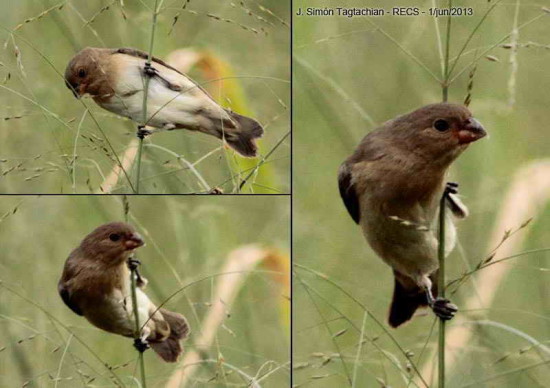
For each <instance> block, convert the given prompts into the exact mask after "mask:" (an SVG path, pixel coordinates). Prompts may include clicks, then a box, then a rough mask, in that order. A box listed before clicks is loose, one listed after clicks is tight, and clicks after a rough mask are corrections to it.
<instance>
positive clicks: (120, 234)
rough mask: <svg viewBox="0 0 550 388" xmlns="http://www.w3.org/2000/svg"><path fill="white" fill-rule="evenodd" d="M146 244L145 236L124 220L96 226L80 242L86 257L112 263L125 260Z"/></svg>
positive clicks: (119, 262)
mask: <svg viewBox="0 0 550 388" xmlns="http://www.w3.org/2000/svg"><path fill="white" fill-rule="evenodd" d="M143 245H145V243H144V241H143V238H142V237H141V236H140V234H139V233H138V232H136V230H135V229H134V228H133V227H132V226H131V225H128V224H126V223H123V222H111V223H108V224H104V225H101V226H99V227H98V228H96V229H95V230H94V231H93V232H91V233H90V234H89V235H87V236H86V237H85V238H84V240H83V241H82V243H81V244H80V247H81V249H82V250H83V251H84V253H85V255H86V257H90V258H97V259H98V260H104V261H107V262H108V263H110V264H121V263H122V262H125V261H126V260H127V259H128V257H129V256H130V255H131V254H132V253H133V252H134V250H135V249H137V248H139V247H141V246H143Z"/></svg>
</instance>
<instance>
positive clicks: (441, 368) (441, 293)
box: [437, 0, 453, 388]
mask: <svg viewBox="0 0 550 388" xmlns="http://www.w3.org/2000/svg"><path fill="white" fill-rule="evenodd" d="M452 5H453V1H452V0H449V16H448V18H447V35H446V37H445V40H446V42H445V62H444V63H443V74H444V78H443V83H442V98H443V102H447V100H448V98H449V76H450V71H449V51H450V47H451V8H452ZM445 201H446V199H445V193H443V196H442V197H441V200H440V201H439V249H438V252H437V253H438V259H439V276H438V278H437V285H438V297H441V298H444V297H445ZM437 349H438V364H437V367H438V373H437V375H438V381H439V388H445V321H444V320H443V319H440V320H439V339H438V344H437Z"/></svg>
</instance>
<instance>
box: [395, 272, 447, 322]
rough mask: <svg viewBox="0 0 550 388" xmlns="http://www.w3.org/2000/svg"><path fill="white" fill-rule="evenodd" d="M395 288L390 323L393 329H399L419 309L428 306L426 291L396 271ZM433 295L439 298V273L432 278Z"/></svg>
mask: <svg viewBox="0 0 550 388" xmlns="http://www.w3.org/2000/svg"><path fill="white" fill-rule="evenodd" d="M394 275H395V287H394V289H393V299H392V302H391V306H390V314H389V318H388V323H389V324H390V326H391V327H398V326H400V325H401V324H403V323H405V322H407V321H408V320H409V319H411V318H412V316H413V314H414V313H415V311H416V310H417V309H418V308H419V307H424V306H427V305H428V298H427V296H426V291H425V290H423V289H422V288H420V287H418V286H417V285H416V284H414V282H413V281H412V279H409V278H406V277H405V276H403V275H401V274H400V273H398V272H395V271H394ZM430 279H431V280H432V293H433V295H434V297H436V296H437V271H436V272H435V273H434V274H432V275H431V276H430Z"/></svg>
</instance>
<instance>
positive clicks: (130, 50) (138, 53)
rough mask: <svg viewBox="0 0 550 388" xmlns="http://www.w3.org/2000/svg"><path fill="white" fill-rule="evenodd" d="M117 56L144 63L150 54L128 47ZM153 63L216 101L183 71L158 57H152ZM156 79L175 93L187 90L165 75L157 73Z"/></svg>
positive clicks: (117, 52) (119, 51)
mask: <svg viewBox="0 0 550 388" xmlns="http://www.w3.org/2000/svg"><path fill="white" fill-rule="evenodd" d="M115 54H126V55H130V56H132V57H136V58H141V59H143V60H144V61H146V60H147V59H149V54H147V53H146V52H144V51H141V50H137V49H134V48H128V47H123V48H119V49H118V50H116V51H115ZM151 61H152V62H153V63H156V64H158V65H161V66H164V67H166V68H167V69H170V70H172V71H175V72H176V73H178V74H179V75H180V76H182V77H183V78H185V80H186V81H187V82H186V83H188V82H189V83H191V84H192V87H195V88H197V89H198V90H200V91H201V92H203V93H204V94H206V96H208V98H210V99H211V100H212V101H214V99H213V98H212V97H211V96H210V94H209V93H208V92H207V91H206V90H205V89H204V88H203V87H202V86H200V85H199V84H197V83H196V82H194V81H193V80H192V79H191V78H189V77H187V76H186V75H185V74H183V73H182V72H181V71H179V70H178V69H176V68H175V67H173V66H171V65H169V64H167V63H166V62H164V61H163V60H162V59H159V58H156V57H151ZM155 77H157V78H158V79H160V80H161V81H162V82H163V83H164V84H165V85H166V87H168V88H169V89H171V90H173V91H175V92H181V91H185V88H184V87H182V85H181V83H180V82H173V80H172V79H170V78H171V77H170V78H169V77H166V76H164V74H162V75H161V74H159V73H157V74H156V75H155Z"/></svg>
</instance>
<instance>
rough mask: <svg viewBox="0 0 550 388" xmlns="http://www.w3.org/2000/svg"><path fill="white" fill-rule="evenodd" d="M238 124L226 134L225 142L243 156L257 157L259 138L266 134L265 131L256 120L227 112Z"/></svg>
mask: <svg viewBox="0 0 550 388" xmlns="http://www.w3.org/2000/svg"><path fill="white" fill-rule="evenodd" d="M227 113H228V114H229V115H230V116H231V119H233V120H234V121H235V122H236V123H237V128H235V129H234V130H231V131H227V132H225V133H224V137H225V141H226V142H227V144H229V145H230V146H231V148H233V149H234V150H235V151H237V152H238V153H239V154H241V155H242V156H247V157H255V156H256V155H257V153H258V146H257V145H256V140H255V139H257V138H259V137H261V136H262V135H263V134H264V129H263V128H262V126H261V125H260V123H258V122H257V121H256V120H254V119H251V118H250V117H246V116H242V115H240V114H238V113H235V112H232V111H230V110H227Z"/></svg>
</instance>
